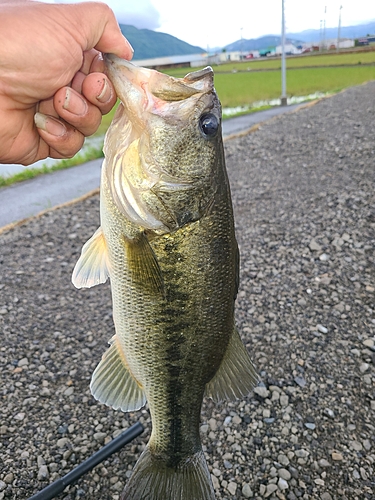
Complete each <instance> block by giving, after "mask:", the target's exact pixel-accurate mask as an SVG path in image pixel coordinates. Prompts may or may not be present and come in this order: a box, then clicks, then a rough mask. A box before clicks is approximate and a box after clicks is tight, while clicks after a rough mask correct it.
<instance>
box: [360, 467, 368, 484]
mask: <svg viewBox="0 0 375 500" xmlns="http://www.w3.org/2000/svg"><path fill="white" fill-rule="evenodd" d="M359 472H360V473H361V478H362V479H363V480H364V481H367V479H368V475H367V472H366V471H365V469H364V468H363V467H360V468H359Z"/></svg>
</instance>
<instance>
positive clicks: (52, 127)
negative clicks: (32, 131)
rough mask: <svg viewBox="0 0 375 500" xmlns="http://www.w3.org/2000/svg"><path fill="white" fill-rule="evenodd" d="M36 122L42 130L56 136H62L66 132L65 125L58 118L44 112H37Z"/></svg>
mask: <svg viewBox="0 0 375 500" xmlns="http://www.w3.org/2000/svg"><path fill="white" fill-rule="evenodd" d="M34 123H35V125H36V126H37V127H38V128H40V129H41V130H44V131H45V132H48V133H49V134H51V135H55V136H56V137H61V136H63V135H64V134H66V127H65V125H64V124H63V123H61V122H60V121H59V120H57V119H56V118H52V116H48V115H44V114H43V113H35V115H34Z"/></svg>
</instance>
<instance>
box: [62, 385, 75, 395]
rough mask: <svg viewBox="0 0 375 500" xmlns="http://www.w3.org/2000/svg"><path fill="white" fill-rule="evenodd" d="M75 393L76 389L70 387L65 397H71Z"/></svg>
mask: <svg viewBox="0 0 375 500" xmlns="http://www.w3.org/2000/svg"><path fill="white" fill-rule="evenodd" d="M73 393H74V387H68V388H67V389H65V391H64V396H71V395H72V394H73Z"/></svg>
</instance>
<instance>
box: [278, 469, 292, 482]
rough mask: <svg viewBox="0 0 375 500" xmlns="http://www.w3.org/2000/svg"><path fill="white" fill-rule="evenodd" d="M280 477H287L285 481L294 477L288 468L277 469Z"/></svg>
mask: <svg viewBox="0 0 375 500" xmlns="http://www.w3.org/2000/svg"><path fill="white" fill-rule="evenodd" d="M277 473H278V475H279V477H281V478H282V479H285V481H289V480H290V478H291V477H292V475H291V473H290V472H289V471H288V470H286V469H279V470H278V471H277Z"/></svg>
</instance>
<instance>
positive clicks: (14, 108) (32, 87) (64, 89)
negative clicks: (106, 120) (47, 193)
mask: <svg viewBox="0 0 375 500" xmlns="http://www.w3.org/2000/svg"><path fill="white" fill-rule="evenodd" d="M102 52H103V53H104V52H108V53H113V54H116V55H117V56H119V57H122V58H124V59H131V57H132V55H133V51H132V48H131V46H130V44H129V43H128V42H127V40H126V39H125V38H124V37H123V35H122V34H121V31H120V29H119V27H118V24H117V21H116V19H115V17H114V14H113V12H112V11H111V10H110V9H109V7H108V6H107V5H105V4H103V3H96V2H87V3H79V4H45V3H39V2H34V1H32V2H31V1H27V0H22V1H14V0H13V1H9V2H7V1H5V2H1V0H0V163H21V164H24V165H29V164H31V163H33V162H35V161H37V160H40V159H44V158H46V157H48V156H49V157H51V158H69V157H71V156H73V155H74V154H75V153H76V152H77V151H79V149H80V148H81V146H82V144H83V141H84V138H85V136H88V135H91V134H93V133H94V132H95V131H96V130H97V128H98V127H99V125H100V122H101V117H102V114H105V113H108V111H110V109H111V108H112V107H113V106H114V104H115V102H116V99H117V97H116V93H115V90H114V88H113V86H112V84H111V82H110V81H109V79H108V78H107V76H106V75H105V74H104V62H103V59H102V57H101V53H102ZM35 114H36V116H35V122H34V115H35Z"/></svg>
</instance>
